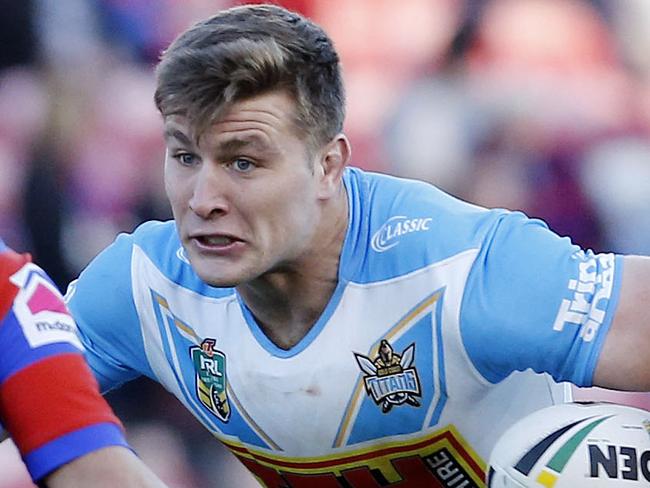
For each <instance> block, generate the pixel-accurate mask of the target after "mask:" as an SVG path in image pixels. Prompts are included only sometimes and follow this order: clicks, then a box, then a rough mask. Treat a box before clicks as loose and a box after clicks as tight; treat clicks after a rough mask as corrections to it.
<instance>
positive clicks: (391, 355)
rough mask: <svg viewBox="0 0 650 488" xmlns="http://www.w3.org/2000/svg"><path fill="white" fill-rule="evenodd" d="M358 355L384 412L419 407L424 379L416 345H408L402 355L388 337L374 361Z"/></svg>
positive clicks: (369, 388)
mask: <svg viewBox="0 0 650 488" xmlns="http://www.w3.org/2000/svg"><path fill="white" fill-rule="evenodd" d="M354 356H355V358H356V360H357V363H358V364H359V367H360V368H361V371H363V372H364V373H365V374H366V376H365V378H364V382H365V385H366V391H367V392H368V395H370V396H371V397H372V399H373V400H374V401H375V403H376V404H377V405H381V411H382V412H383V413H388V412H390V410H391V409H392V408H393V406H395V405H403V404H405V403H406V404H408V405H411V406H413V407H419V406H420V402H419V401H418V399H417V398H416V397H421V396H422V394H421V393H420V379H419V378H418V373H417V370H416V369H415V367H412V366H411V365H412V364H413V360H414V359H415V344H411V345H410V346H409V347H407V348H406V349H405V350H404V351H403V352H402V354H401V355H399V354H395V351H393V348H392V347H391V345H390V344H389V343H388V341H387V340H385V339H382V341H381V343H380V345H379V354H378V355H377V357H376V358H375V359H374V360H371V359H370V358H369V357H367V356H364V355H362V354H357V353H356V352H355V353H354Z"/></svg>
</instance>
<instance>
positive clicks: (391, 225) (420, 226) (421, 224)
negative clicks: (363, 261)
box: [370, 215, 433, 252]
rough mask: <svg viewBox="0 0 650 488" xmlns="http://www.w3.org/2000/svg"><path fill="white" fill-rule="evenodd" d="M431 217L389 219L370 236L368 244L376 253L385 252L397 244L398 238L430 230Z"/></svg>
mask: <svg viewBox="0 0 650 488" xmlns="http://www.w3.org/2000/svg"><path fill="white" fill-rule="evenodd" d="M432 220H433V219H432V218H431V217H426V218H415V219H409V218H408V217H406V216H404V215H397V216H395V217H391V218H390V219H388V220H387V221H386V222H384V225H382V226H381V227H380V228H379V230H378V231H377V232H375V234H374V235H373V236H372V241H371V243H370V245H371V247H372V249H373V250H374V251H376V252H385V251H388V250H389V249H391V248H393V247H395V246H397V245H398V244H399V238H400V237H401V236H403V235H405V234H410V233H411V232H422V231H427V230H429V229H430V225H431V221H432Z"/></svg>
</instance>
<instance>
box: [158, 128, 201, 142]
mask: <svg viewBox="0 0 650 488" xmlns="http://www.w3.org/2000/svg"><path fill="white" fill-rule="evenodd" d="M163 137H164V138H165V140H166V141H168V140H169V139H176V140H178V141H180V142H182V143H183V144H185V145H186V146H194V143H192V141H191V140H190V138H189V137H187V136H186V135H185V134H184V133H183V132H181V131H180V130H179V129H176V128H174V127H168V128H166V129H165V132H164V134H163Z"/></svg>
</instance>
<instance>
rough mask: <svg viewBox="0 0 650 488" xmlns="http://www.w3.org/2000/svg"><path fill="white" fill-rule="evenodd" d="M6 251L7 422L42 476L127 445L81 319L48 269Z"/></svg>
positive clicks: (3, 380)
mask: <svg viewBox="0 0 650 488" xmlns="http://www.w3.org/2000/svg"><path fill="white" fill-rule="evenodd" d="M17 256H19V255H17V254H16V253H13V252H7V251H5V252H4V253H2V254H0V302H2V303H4V304H6V303H7V300H8V298H11V306H10V307H9V308H8V309H7V308H5V312H4V314H3V315H2V316H0V420H1V422H2V424H3V425H4V426H5V427H6V429H7V430H8V431H9V433H10V435H11V436H12V438H13V440H14V442H15V443H16V445H17V447H18V449H19V451H20V453H21V456H22V458H23V460H24V461H25V464H26V465H27V469H28V470H29V472H30V474H31V476H32V479H33V480H34V481H38V480H40V479H41V478H43V477H44V476H45V475H47V474H48V473H50V472H52V471H54V470H55V469H57V468H59V467H60V466H62V465H64V464H67V463H69V462H70V461H72V460H74V459H76V458H78V457H80V456H83V455H85V454H88V453H90V452H92V451H95V450H97V449H100V448H103V447H107V446H127V443H126V441H125V439H124V436H123V432H122V426H121V424H120V422H119V420H118V419H117V418H116V417H115V415H114V414H113V412H112V410H111V409H110V407H109V406H108V404H107V403H106V401H105V400H104V399H103V398H102V397H101V395H100V394H99V391H98V387H97V382H96V381H95V379H94V378H93V376H92V374H91V373H90V370H89V369H88V366H87V365H86V363H85V361H84V357H83V353H82V350H83V348H82V346H81V343H80V342H79V340H78V338H77V335H76V327H75V323H74V321H73V320H72V317H71V316H70V315H69V313H68V311H67V310H66V308H65V305H64V303H63V297H62V296H61V294H60V293H59V291H58V290H57V289H56V287H55V285H54V284H53V283H52V282H51V281H50V280H49V279H48V277H47V276H46V275H45V273H44V272H43V271H42V270H41V269H40V268H38V267H37V266H35V265H34V264H32V263H29V262H28V259H26V258H23V259H22V260H21V259H19V258H18V257H17Z"/></svg>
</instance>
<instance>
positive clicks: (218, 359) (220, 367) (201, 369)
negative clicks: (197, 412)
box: [190, 339, 230, 422]
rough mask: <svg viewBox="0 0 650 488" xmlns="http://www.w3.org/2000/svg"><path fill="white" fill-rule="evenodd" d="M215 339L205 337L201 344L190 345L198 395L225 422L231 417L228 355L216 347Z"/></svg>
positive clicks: (202, 402) (205, 405)
mask: <svg viewBox="0 0 650 488" xmlns="http://www.w3.org/2000/svg"><path fill="white" fill-rule="evenodd" d="M216 342H217V341H216V340H214V339H205V340H204V341H203V342H202V343H201V346H192V347H190V357H191V358H192V362H193V363H194V371H196V395H197V397H198V399H199V401H200V402H201V404H203V406H204V407H205V408H207V409H208V410H209V411H210V412H212V413H213V414H214V415H216V416H217V418H219V419H220V420H222V421H223V422H228V419H230V404H229V403H228V397H227V395H226V356H225V354H223V353H222V352H221V351H217V350H215V348H214V345H215V344H216Z"/></svg>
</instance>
